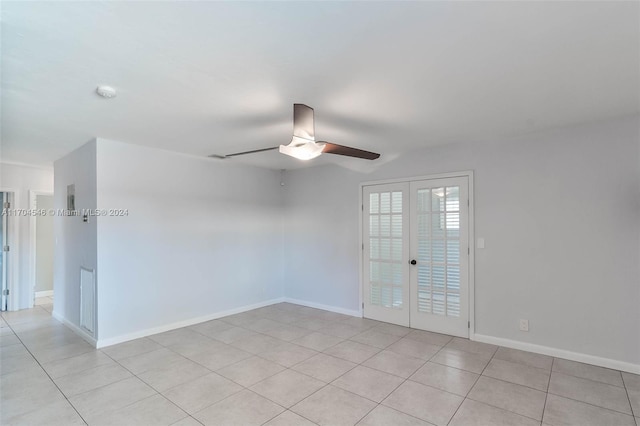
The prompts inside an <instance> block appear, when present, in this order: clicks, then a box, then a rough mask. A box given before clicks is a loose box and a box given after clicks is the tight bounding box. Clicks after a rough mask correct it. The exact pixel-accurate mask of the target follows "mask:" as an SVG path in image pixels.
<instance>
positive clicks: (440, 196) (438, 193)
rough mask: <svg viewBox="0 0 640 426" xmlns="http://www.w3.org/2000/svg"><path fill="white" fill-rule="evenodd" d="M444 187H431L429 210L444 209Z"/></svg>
mask: <svg viewBox="0 0 640 426" xmlns="http://www.w3.org/2000/svg"><path fill="white" fill-rule="evenodd" d="M444 195H445V188H433V189H432V190H431V210H433V211H434V212H441V211H444Z"/></svg>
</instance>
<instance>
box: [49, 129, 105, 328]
mask: <svg viewBox="0 0 640 426" xmlns="http://www.w3.org/2000/svg"><path fill="white" fill-rule="evenodd" d="M54 173H55V182H54V195H53V204H54V208H55V209H58V210H66V208H67V186H68V185H72V184H73V185H75V199H76V210H78V211H82V210H83V209H95V208H96V206H97V202H96V141H91V142H88V143H86V144H85V145H83V146H81V147H80V148H78V149H76V150H75V151H73V152H71V153H70V154H68V155H67V156H65V157H63V158H61V159H59V160H57V161H56V162H55V163H54ZM96 232H97V227H96V221H89V222H87V223H85V222H83V221H82V216H81V215H79V216H55V217H54V219H53V235H54V240H55V247H54V268H53V286H54V292H55V296H54V301H55V302H54V305H53V314H54V316H55V317H57V318H59V319H62V320H64V321H66V322H68V323H70V324H71V325H73V326H76V327H79V326H80V267H85V268H88V269H96V268H97V266H98V262H97V233H96ZM98 285H99V281H98ZM98 326H99V325H98Z"/></svg>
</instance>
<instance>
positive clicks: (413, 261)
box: [409, 259, 418, 265]
mask: <svg viewBox="0 0 640 426" xmlns="http://www.w3.org/2000/svg"><path fill="white" fill-rule="evenodd" d="M409 263H410V264H412V265H416V264H417V263H418V261H417V260H415V259H411V260H410V261H409Z"/></svg>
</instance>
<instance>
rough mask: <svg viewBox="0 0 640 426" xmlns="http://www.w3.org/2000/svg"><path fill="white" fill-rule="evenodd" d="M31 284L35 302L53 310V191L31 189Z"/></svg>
mask: <svg viewBox="0 0 640 426" xmlns="http://www.w3.org/2000/svg"><path fill="white" fill-rule="evenodd" d="M29 204H30V208H31V209H32V211H36V212H38V214H37V215H34V216H32V217H31V223H30V226H31V283H32V286H31V288H32V292H33V299H32V300H33V303H34V305H40V306H42V307H43V308H44V309H46V310H48V311H49V312H51V311H52V310H53V296H54V293H53V252H54V238H53V214H51V213H52V212H53V211H54V210H53V208H54V207H53V194H51V193H49V192H39V191H31V193H30V200H29Z"/></svg>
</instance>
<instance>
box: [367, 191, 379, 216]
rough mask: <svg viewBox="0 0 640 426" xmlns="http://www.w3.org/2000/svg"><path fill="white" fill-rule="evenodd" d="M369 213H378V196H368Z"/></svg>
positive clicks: (375, 194) (376, 194)
mask: <svg viewBox="0 0 640 426" xmlns="http://www.w3.org/2000/svg"><path fill="white" fill-rule="evenodd" d="M369 213H380V194H378V193H374V194H369Z"/></svg>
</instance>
